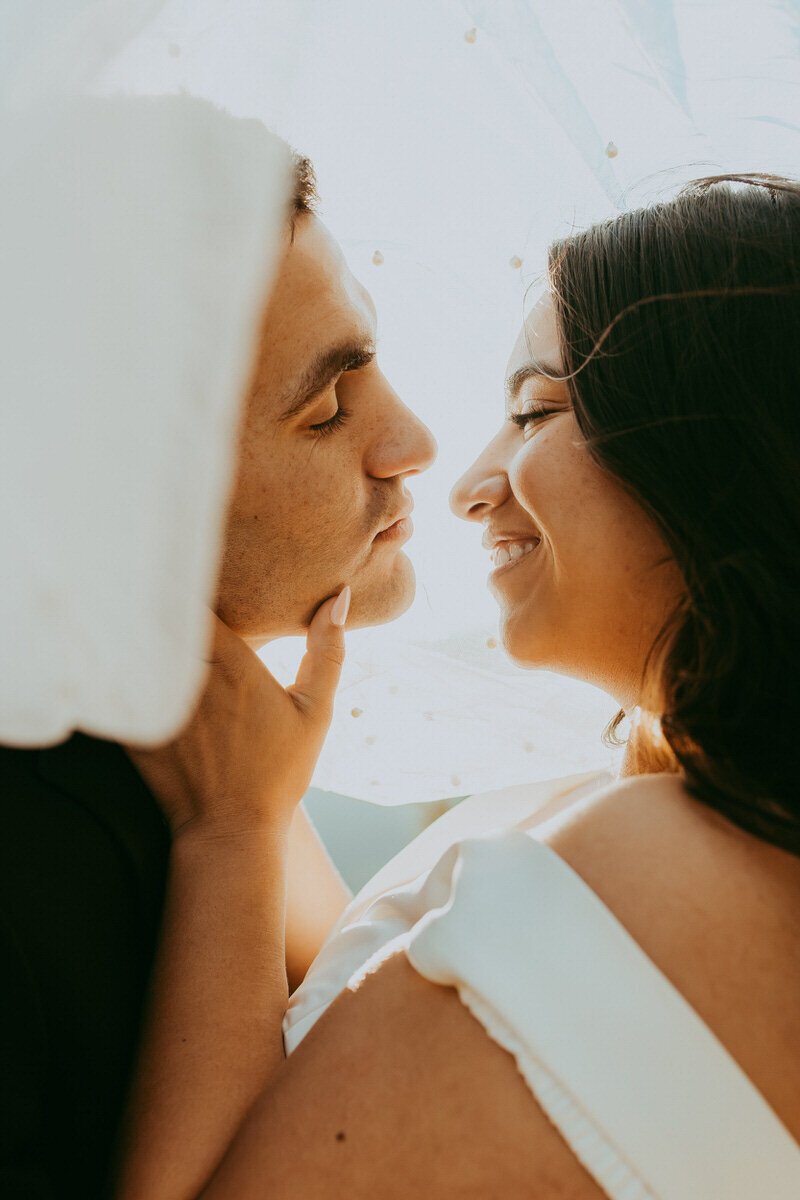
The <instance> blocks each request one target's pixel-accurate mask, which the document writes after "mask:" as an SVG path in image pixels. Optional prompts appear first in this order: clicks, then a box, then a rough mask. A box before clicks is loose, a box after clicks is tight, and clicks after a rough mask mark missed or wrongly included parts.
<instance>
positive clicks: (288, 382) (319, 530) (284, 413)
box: [217, 215, 436, 647]
mask: <svg viewBox="0 0 800 1200" xmlns="http://www.w3.org/2000/svg"><path fill="white" fill-rule="evenodd" d="M375 339H376V318H375V308H374V305H373V303H372V300H371V299H370V297H369V295H368V293H367V292H366V290H365V289H364V288H363V287H362V286H361V284H360V283H358V281H357V280H356V279H355V278H354V277H353V276H352V275H351V274H350V271H349V269H348V267H347V264H346V262H345V261H344V258H343V256H342V252H341V250H340V249H339V247H338V245H337V244H336V242H335V241H334V240H333V238H332V237H331V235H330V234H329V232H328V231H327V229H326V228H325V226H324V225H322V224H321V222H320V221H319V220H318V219H317V218H316V217H313V216H310V215H303V216H301V217H300V218H299V219H298V220H297V222H296V226H295V233H294V239H293V241H292V242H291V244H289V245H287V247H286V250H285V254H284V257H283V260H282V263H281V265H280V268H279V273H278V276H277V279H276V282H275V286H274V288H273V291H272V294H271V295H270V299H269V304H268V305H267V308H266V312H265V314H264V319H263V322H262V327H261V334H260V344H259V348H258V357H257V362H256V366H255V370H254V372H253V376H252V381H251V385H250V388H249V394H248V396H247V399H246V403H245V408H244V413H243V417H242V426H241V429H240V437H239V458H238V469H237V474H236V479H235V483H234V491H233V495H232V497H231V501H230V505H229V509H228V514H227V527H226V532H225V547H224V555H223V562H222V569H221V577H220V585H219V592H218V601H217V612H218V614H219V616H220V617H221V618H222V620H223V621H225V623H226V624H227V625H229V626H230V627H231V628H232V629H233V630H234V631H235V632H236V633H238V634H239V635H240V636H241V637H243V638H244V639H245V640H246V641H248V642H249V643H250V644H251V645H252V646H254V647H257V646H259V645H261V644H263V643H264V642H265V641H268V640H269V639H270V638H274V637H280V636H284V635H287V634H299V633H302V632H303V631H304V630H305V628H306V627H307V625H308V623H309V621H310V620H311V617H312V616H313V614H314V612H315V610H316V609H317V607H318V606H319V605H320V603H321V602H322V601H323V600H325V599H326V598H327V597H328V596H332V595H335V594H336V593H338V592H339V591H340V590H341V589H342V588H343V587H344V586H345V585H346V584H349V585H350V587H351V588H352V592H353V598H352V605H351V609H350V613H351V615H350V618H349V621H348V625H349V626H350V627H352V626H357V625H376V624H380V623H382V622H384V621H390V620H392V619H393V618H394V617H397V616H399V615H400V613H402V612H404V611H405V609H406V608H408V606H409V604H410V603H411V601H412V599H413V597H414V570H413V567H412V566H411V563H410V562H409V560H408V558H407V557H406V556H405V554H403V552H402V546H403V544H404V542H405V541H407V540H408V537H409V536H410V534H411V527H410V522H409V521H408V520H405V521H401V522H400V524H398V521H399V520H400V518H403V517H404V516H407V514H408V512H409V511H410V507H411V498H410V496H409V494H408V492H407V491H406V489H405V482H406V479H407V478H408V476H409V475H415V474H416V473H417V472H419V471H424V470H425V469H426V467H429V466H430V464H431V463H432V462H433V460H434V457H435V454H436V443H435V442H434V439H433V437H432V436H431V434H430V432H429V430H428V429H427V428H426V427H425V426H424V425H423V424H422V422H421V421H419V420H418V419H417V418H416V417H415V416H414V415H413V413H411V412H410V411H409V410H408V409H407V408H406V406H405V405H404V404H403V403H402V401H401V400H400V398H399V397H398V396H397V395H396V393H395V392H394V391H393V390H392V388H391V386H390V385H389V383H388V382H387V381H386V379H385V378H384V377H383V375H382V374H381V372H380V370H379V368H378V365H377V363H376V361H375Z"/></svg>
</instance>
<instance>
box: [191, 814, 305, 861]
mask: <svg viewBox="0 0 800 1200" xmlns="http://www.w3.org/2000/svg"><path fill="white" fill-rule="evenodd" d="M290 826H291V819H290V817H287V816H284V815H283V814H281V815H280V816H276V817H269V818H264V817H262V816H259V817H257V818H253V817H250V816H240V817H236V816H233V815H230V816H228V815H224V816H221V815H219V814H215V815H214V816H206V815H202V816H196V817H192V819H191V820H189V821H187V822H185V823H184V824H183V825H181V826H180V828H179V829H177V830H175V831H173V834H172V854H173V857H175V856H176V855H183V856H186V857H190V856H198V857H204V856H215V857H221V856H223V855H227V856H230V857H236V856H247V855H253V856H257V855H263V854H265V853H266V854H269V853H275V854H282V855H286V854H287V853H288V844H289V829H290Z"/></svg>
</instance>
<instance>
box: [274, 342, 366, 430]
mask: <svg viewBox="0 0 800 1200" xmlns="http://www.w3.org/2000/svg"><path fill="white" fill-rule="evenodd" d="M374 358H375V346H374V343H373V342H372V341H371V340H370V339H365V340H364V341H360V340H349V341H347V342H342V343H340V344H339V345H337V346H330V347H328V348H327V349H325V350H320V351H318V352H317V353H316V354H315V355H314V356H313V358H312V359H311V360H310V362H307V363H306V364H305V366H304V367H303V369H302V371H301V373H300V375H299V377H298V378H297V379H296V380H294V381H293V382H292V384H291V386H290V388H289V390H288V395H287V396H286V397H285V398H284V400H285V403H286V405H287V407H286V408H284V409H283V411H282V412H281V414H280V416H279V417H278V420H279V421H288V420H289V419H290V418H291V417H296V416H297V415H298V414H299V413H301V412H302V411H303V409H304V408H306V407H307V406H308V405H309V404H311V403H312V401H314V400H315V399H316V397H317V396H318V395H319V393H320V392H322V391H324V390H325V388H326V387H327V386H328V384H329V383H331V381H332V380H334V379H335V378H336V377H337V375H341V374H342V373H343V372H344V371H357V370H358V369H359V368H360V367H366V366H368V365H369V364H370V363H371V362H372V361H373V360H374Z"/></svg>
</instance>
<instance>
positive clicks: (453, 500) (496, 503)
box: [450, 447, 509, 521]
mask: <svg viewBox="0 0 800 1200" xmlns="http://www.w3.org/2000/svg"><path fill="white" fill-rule="evenodd" d="M489 449H490V447H487V450H486V452H484V453H483V454H482V455H481V456H480V458H478V459H476V461H475V462H474V463H473V464H472V466H471V467H470V468H469V470H468V471H465V472H464V474H463V475H462V476H461V478H460V479H459V480H458V482H457V483H456V484H455V486H454V487H453V490H452V491H451V493H450V508H451V509H452V510H453V512H454V513H455V515H456V516H457V517H461V519H462V521H482V520H483V519H484V517H485V516H486V515H487V513H488V512H490V511H491V509H493V508H499V507H500V505H501V504H503V503H504V502H505V501H506V500H507V499H508V492H509V487H508V476H507V475H506V473H505V471H502V470H500V469H499V468H498V466H497V464H496V463H494V464H493V463H491V461H489V460H488V451H489Z"/></svg>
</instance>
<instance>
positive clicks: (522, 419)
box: [508, 406, 563, 435]
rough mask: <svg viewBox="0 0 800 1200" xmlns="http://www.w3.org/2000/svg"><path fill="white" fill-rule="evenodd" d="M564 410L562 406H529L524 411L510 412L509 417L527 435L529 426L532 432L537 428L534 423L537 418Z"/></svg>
mask: <svg viewBox="0 0 800 1200" xmlns="http://www.w3.org/2000/svg"><path fill="white" fill-rule="evenodd" d="M562 411H563V410H562V409H560V408H535V407H532V406H528V407H527V408H525V409H524V410H523V411H522V412H518V413H509V417H508V419H509V421H510V422H511V424H512V425H516V426H517V428H518V429H521V430H522V432H523V435H525V434H527V431H528V429H529V428H530V430H531V433H533V432H534V430H535V428H536V426H535V424H534V423H535V422H536V421H537V420H540V419H541V418H543V417H551V416H553V415H554V414H555V413H559V412H562Z"/></svg>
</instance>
